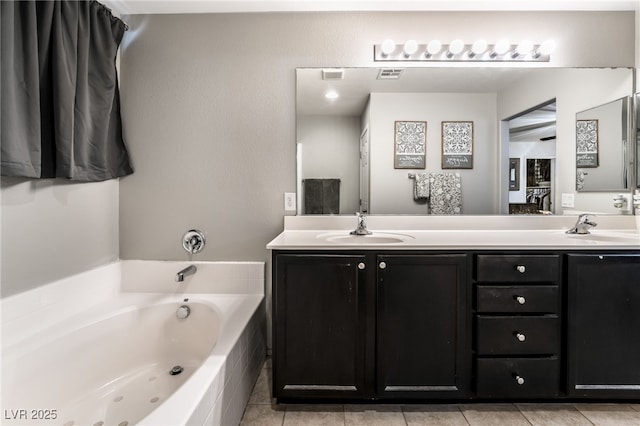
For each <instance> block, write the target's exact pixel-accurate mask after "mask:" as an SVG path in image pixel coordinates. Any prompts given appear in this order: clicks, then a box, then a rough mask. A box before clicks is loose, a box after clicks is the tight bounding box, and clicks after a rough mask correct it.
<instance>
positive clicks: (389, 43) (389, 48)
mask: <svg viewBox="0 0 640 426" xmlns="http://www.w3.org/2000/svg"><path fill="white" fill-rule="evenodd" d="M380 48H381V49H382V56H389V55H390V54H391V53H393V51H394V50H396V42H395V41H393V40H391V39H389V38H388V39H386V40H385V41H383V42H382V46H380Z"/></svg>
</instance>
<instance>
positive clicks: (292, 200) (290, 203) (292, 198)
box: [284, 192, 296, 212]
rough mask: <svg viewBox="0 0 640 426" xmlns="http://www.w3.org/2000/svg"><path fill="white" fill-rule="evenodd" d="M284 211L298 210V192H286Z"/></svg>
mask: <svg viewBox="0 0 640 426" xmlns="http://www.w3.org/2000/svg"><path fill="white" fill-rule="evenodd" d="M284 211H285V212H295V211H296V193H295V192H285V193H284Z"/></svg>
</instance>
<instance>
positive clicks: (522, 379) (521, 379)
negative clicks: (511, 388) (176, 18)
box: [515, 374, 524, 385]
mask: <svg viewBox="0 0 640 426" xmlns="http://www.w3.org/2000/svg"><path fill="white" fill-rule="evenodd" d="M515 379H516V383H517V384H519V385H524V377H522V376H518V375H517V374H516V377H515Z"/></svg>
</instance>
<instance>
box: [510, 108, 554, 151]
mask: <svg viewBox="0 0 640 426" xmlns="http://www.w3.org/2000/svg"><path fill="white" fill-rule="evenodd" d="M555 136H556V104H555V102H554V103H552V104H549V105H545V106H543V107H541V108H539V109H536V110H534V111H531V112H528V113H526V114H523V115H521V116H519V117H516V118H513V119H511V120H509V140H510V141H511V142H537V141H545V140H549V141H553V140H555Z"/></svg>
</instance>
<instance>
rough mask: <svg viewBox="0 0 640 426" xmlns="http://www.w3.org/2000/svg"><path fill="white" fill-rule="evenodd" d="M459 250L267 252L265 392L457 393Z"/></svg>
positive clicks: (463, 339)
mask: <svg viewBox="0 0 640 426" xmlns="http://www.w3.org/2000/svg"><path fill="white" fill-rule="evenodd" d="M467 259H468V257H467V255H466V254H442V255H437V254H428V255H422V254H411V255H408V254H405V255H397V254H393V253H389V254H385V253H380V252H366V253H348V254H347V253H345V254H322V253H306V254H303V253H300V254H292V253H282V252H276V253H274V255H273V261H274V262H273V264H274V272H273V277H274V282H273V302H274V304H273V306H274V310H273V312H274V328H273V331H274V348H273V363H274V364H273V385H274V387H273V390H274V397H276V398H282V399H287V398H292V399H301V398H326V399H384V398H389V399H391V398H406V399H411V398H423V399H426V398H459V397H465V396H466V394H467V392H468V388H469V384H468V382H469V375H468V369H469V364H470V358H469V356H468V353H469V351H468V346H467V340H468V339H470V335H469V333H468V332H467V330H468V329H469V326H470V324H468V323H467V320H466V319H467V311H468V309H466V304H467V298H466V294H467V290H466V289H467V287H468V283H469V280H468V276H467Z"/></svg>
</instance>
